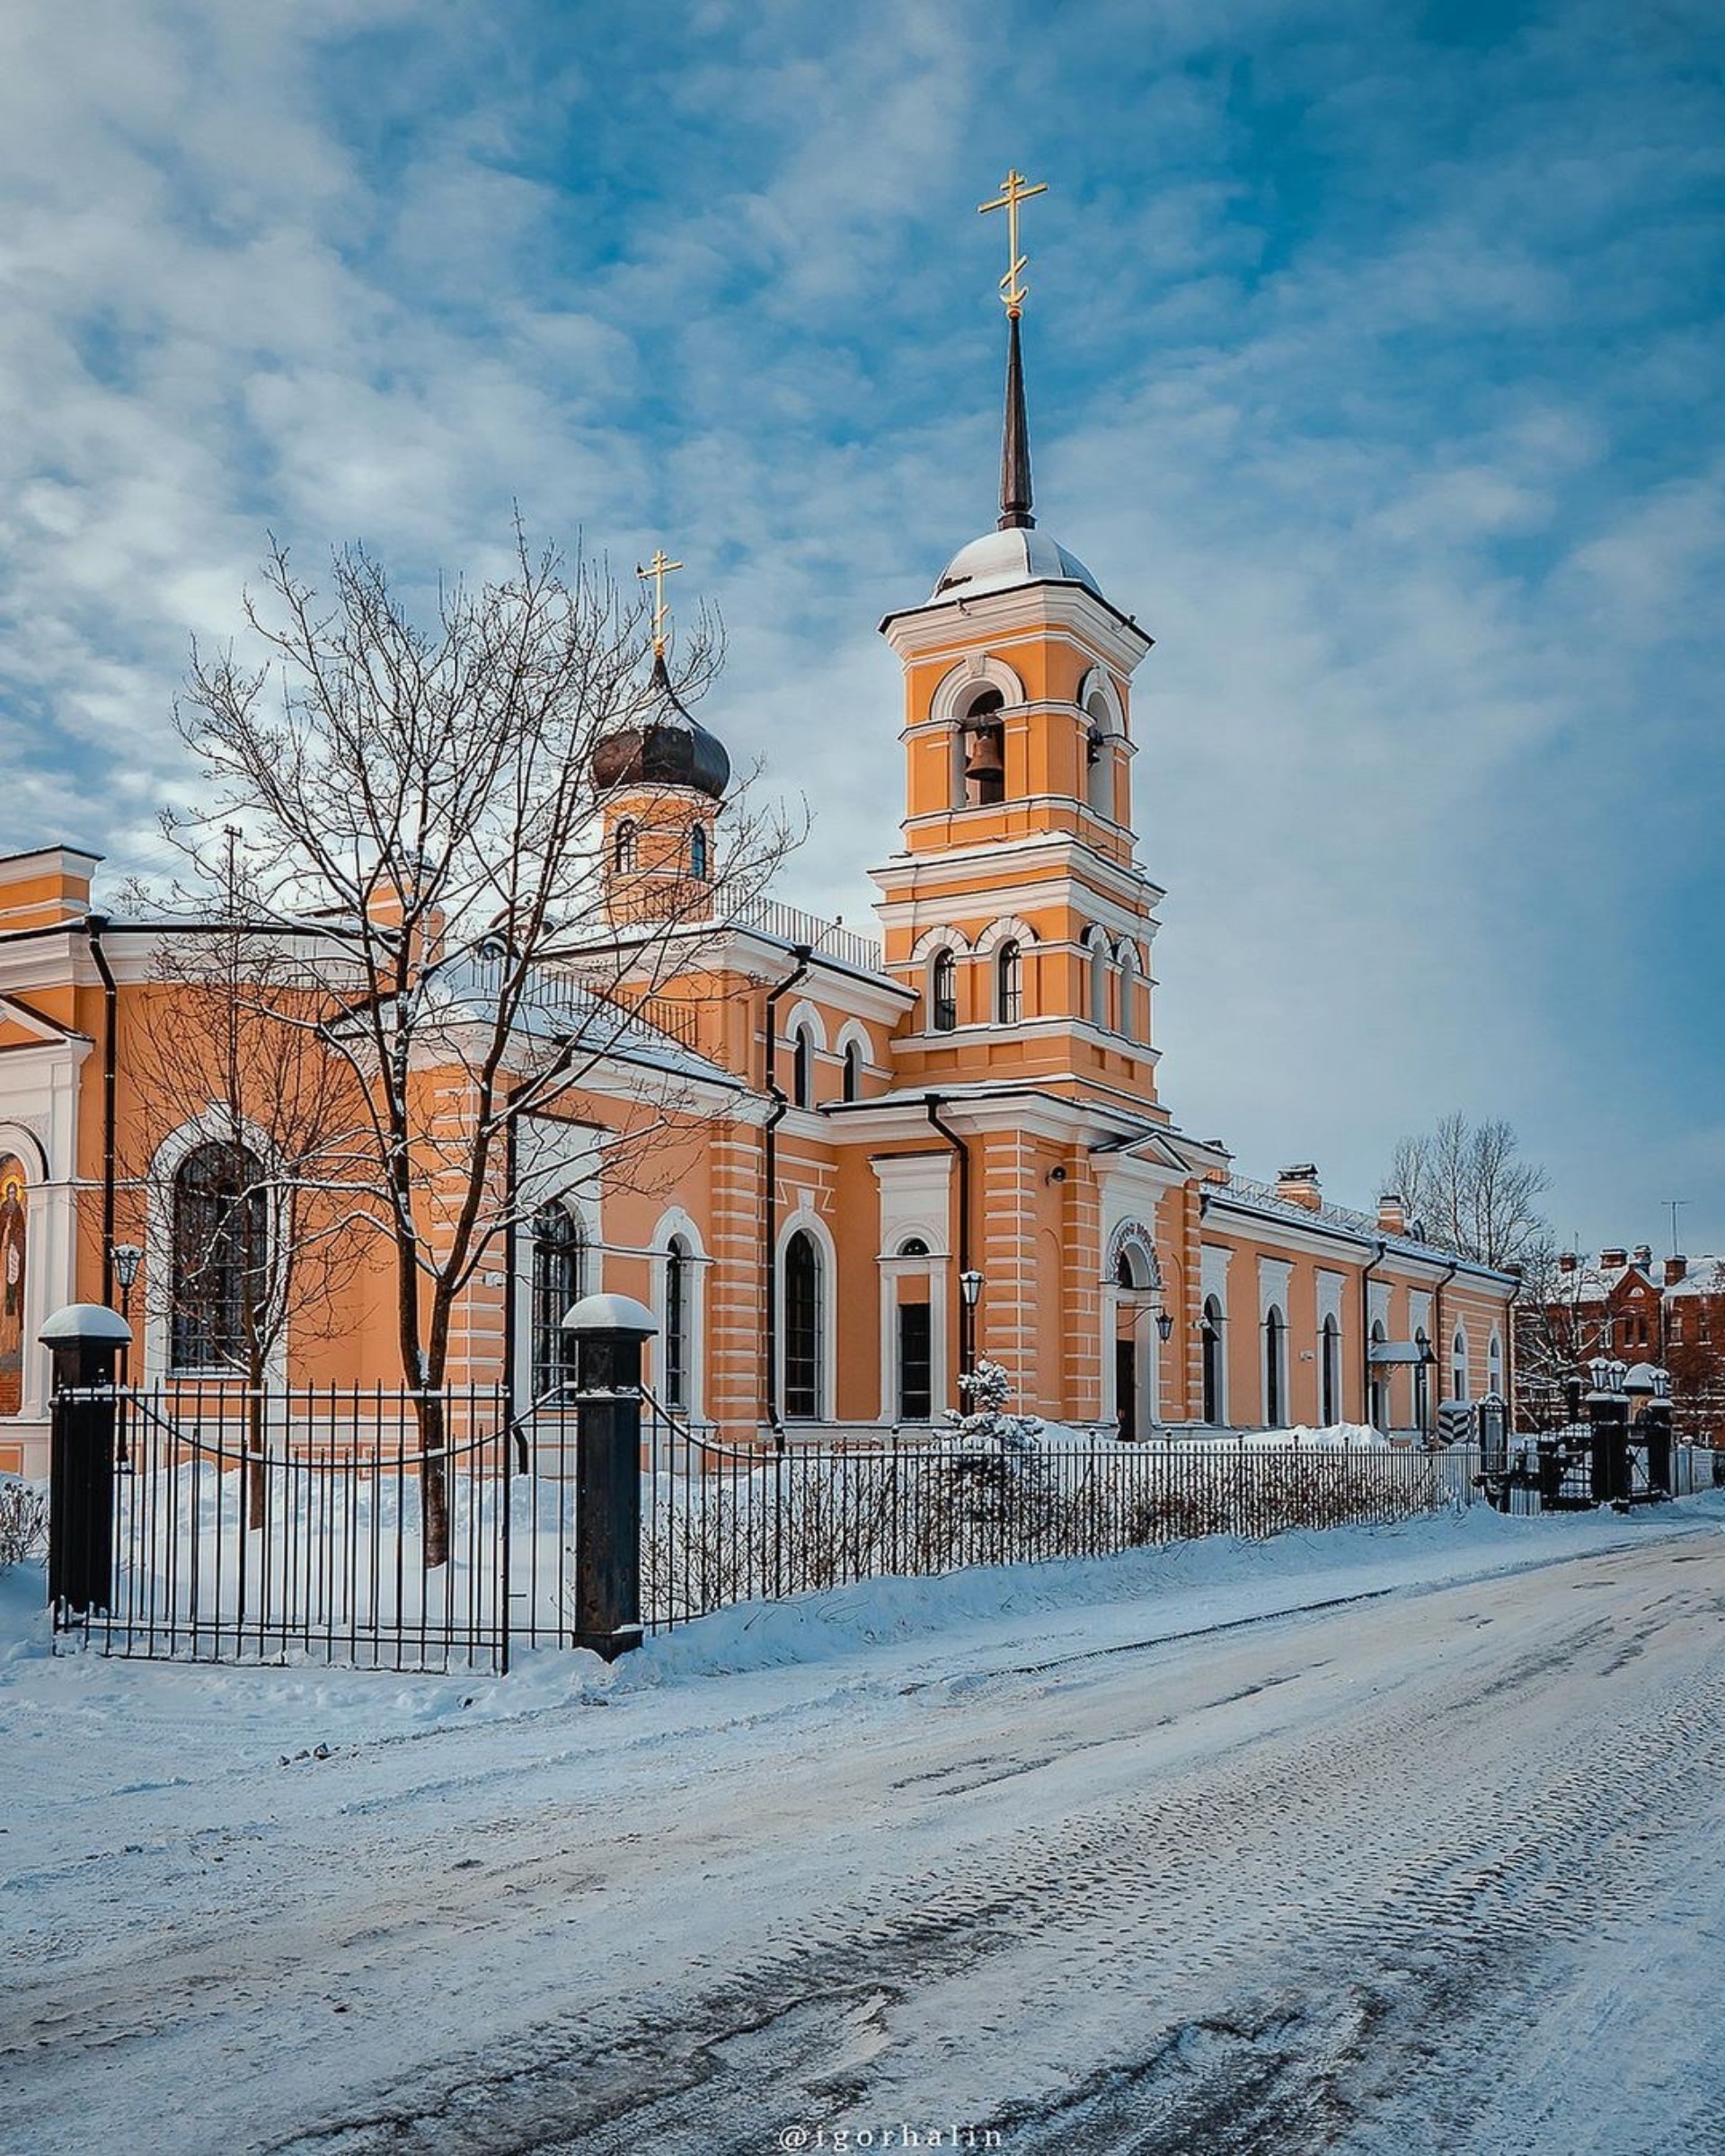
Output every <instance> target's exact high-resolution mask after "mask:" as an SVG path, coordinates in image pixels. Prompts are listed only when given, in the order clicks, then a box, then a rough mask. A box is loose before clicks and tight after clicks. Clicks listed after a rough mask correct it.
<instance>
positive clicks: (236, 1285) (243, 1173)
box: [169, 1142, 270, 1370]
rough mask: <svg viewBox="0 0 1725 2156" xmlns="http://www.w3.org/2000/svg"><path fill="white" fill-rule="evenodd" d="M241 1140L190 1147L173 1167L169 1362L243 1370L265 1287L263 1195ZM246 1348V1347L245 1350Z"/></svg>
mask: <svg viewBox="0 0 1725 2156" xmlns="http://www.w3.org/2000/svg"><path fill="white" fill-rule="evenodd" d="M262 1176H263V1171H262V1167H261V1163H260V1162H259V1160H258V1157H257V1155H256V1154H255V1153H252V1152H251V1151H250V1150H249V1149H248V1148H247V1147H245V1146H243V1145H232V1144H226V1143H224V1142H213V1143H211V1144H204V1145H194V1146H193V1147H192V1149H191V1151H190V1153H187V1155H186V1157H185V1158H184V1160H182V1161H181V1163H180V1165H179V1167H178V1169H177V1170H176V1171H175V1172H174V1178H173V1281H172V1285H171V1288H170V1303H171V1309H172V1323H171V1325H170V1328H169V1334H170V1338H169V1357H170V1367H171V1368H173V1369H175V1370H217V1369H223V1368H230V1369H231V1368H235V1367H239V1368H243V1367H244V1366H245V1365H246V1364H247V1363H248V1361H249V1360H250V1359H251V1354H252V1353H255V1351H256V1349H257V1347H258V1346H259V1344H260V1343H259V1338H258V1327H259V1322H260V1320H261V1318H262V1317H263V1316H264V1313H265V1307H266V1301H267V1297H268V1294H269V1289H270V1200H269V1197H268V1196H267V1194H266V1193H265V1191H264V1190H263V1189H262V1188H261V1182H262ZM249 1351H250V1352H249Z"/></svg>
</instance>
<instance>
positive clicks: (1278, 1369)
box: [1264, 1303, 1287, 1430]
mask: <svg viewBox="0 0 1725 2156" xmlns="http://www.w3.org/2000/svg"><path fill="white" fill-rule="evenodd" d="M1286 1413H1287V1321H1286V1319H1284V1317H1283V1316H1282V1313H1281V1312H1280V1311H1279V1310H1278V1309H1277V1307H1276V1305H1275V1304H1274V1303H1271V1304H1270V1306H1269V1310H1268V1312H1266V1313H1265V1316H1264V1420H1265V1422H1266V1423H1267V1424H1268V1426H1269V1427H1270V1428H1271V1429H1272V1430H1278V1429H1280V1428H1281V1427H1282V1418H1283V1416H1284V1415H1285V1414H1286Z"/></svg>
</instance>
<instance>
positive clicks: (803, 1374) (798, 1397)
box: [780, 1228, 826, 1422]
mask: <svg viewBox="0 0 1725 2156" xmlns="http://www.w3.org/2000/svg"><path fill="white" fill-rule="evenodd" d="M781 1269H782V1273H783V1285H782V1287H781V1290H780V1293H781V1298H782V1303H783V1311H782V1317H783V1325H782V1334H783V1343H784V1345H783V1355H784V1412H785V1414H786V1415H787V1416H789V1417H791V1418H793V1419H795V1420H798V1421H802V1422H812V1421H817V1420H818V1419H819V1418H820V1417H821V1415H822V1414H824V1412H825V1411H826V1409H825V1401H824V1400H823V1397H822V1395H823V1392H824V1390H825V1387H824V1369H823V1364H824V1359H825V1353H826V1341H825V1338H824V1330H825V1313H824V1312H823V1309H822V1297H823V1291H824V1287H825V1282H824V1280H823V1277H822V1275H823V1271H824V1268H823V1265H822V1262H821V1254H820V1246H819V1245H818V1243H817V1242H816V1241H815V1239H814V1237H813V1236H812V1235H811V1234H809V1231H808V1230H807V1229H806V1228H799V1229H798V1230H797V1231H796V1233H794V1234H793V1235H792V1237H791V1239H790V1241H788V1242H787V1243H786V1244H785V1246H784V1263H783V1268H781Z"/></svg>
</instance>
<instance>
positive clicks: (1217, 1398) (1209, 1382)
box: [1199, 1295, 1227, 1423]
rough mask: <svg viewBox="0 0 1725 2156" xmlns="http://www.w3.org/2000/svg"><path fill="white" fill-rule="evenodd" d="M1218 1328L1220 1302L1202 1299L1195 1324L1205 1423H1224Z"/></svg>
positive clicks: (1219, 1327) (1221, 1317) (1220, 1316)
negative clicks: (1201, 1310) (1200, 1351)
mask: <svg viewBox="0 0 1725 2156" xmlns="http://www.w3.org/2000/svg"><path fill="white" fill-rule="evenodd" d="M1222 1328H1223V1316H1222V1304H1221V1302H1220V1300H1219V1299H1218V1298H1217V1297H1216V1296H1215V1295H1206V1296H1205V1298H1204V1315H1203V1317H1202V1319H1201V1320H1200V1321H1199V1339H1200V1340H1201V1341H1202V1343H1203V1348H1204V1419H1205V1421H1206V1422H1209V1423H1220V1422H1225V1421H1226V1420H1227V1408H1226V1403H1225V1392H1224V1383H1223V1368H1222Z"/></svg>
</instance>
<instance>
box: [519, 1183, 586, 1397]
mask: <svg viewBox="0 0 1725 2156" xmlns="http://www.w3.org/2000/svg"><path fill="white" fill-rule="evenodd" d="M587 1268H588V1241H587V1230H586V1228H585V1227H584V1226H583V1224H582V1222H581V1217H580V1215H579V1213H577V1212H576V1211H575V1209H574V1207H573V1206H566V1205H563V1204H562V1203H557V1204H553V1205H548V1206H540V1208H539V1210H538V1212H537V1213H535V1215H534V1216H533V1318H532V1332H533V1397H534V1398H535V1400H543V1399H544V1396H545V1395H546V1393H548V1392H556V1391H557V1390H559V1389H560V1388H561V1387H562V1386H563V1385H567V1384H572V1383H574V1379H575V1343H574V1341H573V1340H572V1339H571V1337H570V1336H569V1334H568V1333H567V1332H565V1331H564V1330H563V1320H564V1318H565V1317H567V1316H568V1314H569V1312H570V1311H571V1308H572V1307H573V1306H574V1305H575V1304H576V1303H579V1301H580V1299H581V1297H582V1296H583V1295H584V1294H586V1293H587Z"/></svg>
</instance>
